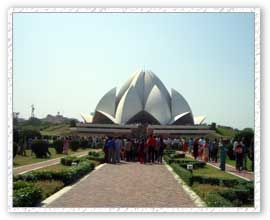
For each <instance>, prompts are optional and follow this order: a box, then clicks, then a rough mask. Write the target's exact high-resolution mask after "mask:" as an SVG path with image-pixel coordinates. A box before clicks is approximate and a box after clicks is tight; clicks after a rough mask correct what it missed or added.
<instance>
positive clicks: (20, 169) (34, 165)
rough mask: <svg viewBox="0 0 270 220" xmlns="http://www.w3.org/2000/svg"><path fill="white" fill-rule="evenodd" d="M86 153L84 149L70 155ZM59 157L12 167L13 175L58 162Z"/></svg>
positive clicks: (78, 155)
mask: <svg viewBox="0 0 270 220" xmlns="http://www.w3.org/2000/svg"><path fill="white" fill-rule="evenodd" d="M87 154H88V151H87V152H85V151H84V152H79V153H75V154H72V155H71V156H77V157H82V156H85V155H87ZM61 158H62V157H58V158H55V159H51V160H46V161H43V162H39V163H32V164H28V165H24V166H20V167H16V168H13V175H18V174H22V173H26V172H29V171H31V170H36V169H40V168H43V167H47V166H51V165H54V164H57V163H59V162H60V160H61Z"/></svg>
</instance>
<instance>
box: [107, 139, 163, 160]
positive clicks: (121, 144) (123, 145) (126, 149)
mask: <svg viewBox="0 0 270 220" xmlns="http://www.w3.org/2000/svg"><path fill="white" fill-rule="evenodd" d="M165 147H166V144H165V143H164V140H163V138H162V137H154V136H153V135H150V136H149V137H148V138H147V139H144V138H141V139H138V138H121V137H116V138H114V137H109V138H108V139H107V140H106V142H105V145H104V148H103V150H104V153H105V162H107V163H114V164H115V163H120V160H124V161H139V162H140V163H141V164H145V163H150V164H153V163H162V158H163V153H164V149H165Z"/></svg>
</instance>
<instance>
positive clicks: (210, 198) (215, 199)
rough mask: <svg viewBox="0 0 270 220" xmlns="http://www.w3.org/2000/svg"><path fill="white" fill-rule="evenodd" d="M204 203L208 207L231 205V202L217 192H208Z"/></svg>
mask: <svg viewBox="0 0 270 220" xmlns="http://www.w3.org/2000/svg"><path fill="white" fill-rule="evenodd" d="M205 200H206V204H207V205H208V206H209V207H232V206H233V205H232V203H231V202H230V201H228V200H227V199H225V198H223V197H222V196H221V195H219V193H217V192H209V193H208V194H207V196H206V199H205Z"/></svg>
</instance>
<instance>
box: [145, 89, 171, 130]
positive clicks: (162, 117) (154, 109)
mask: <svg viewBox="0 0 270 220" xmlns="http://www.w3.org/2000/svg"><path fill="white" fill-rule="evenodd" d="M145 111H147V112H148V113H149V114H151V115H153V116H154V117H155V118H156V119H157V120H158V121H159V122H160V124H162V125H165V124H167V123H168V122H170V120H171V111H170V107H169V105H168V103H167V100H166V97H165V96H164V95H163V93H162V92H161V91H160V89H159V88H158V87H157V86H156V85H155V86H154V87H153V89H152V90H151V92H150V94H149V96H148V98H147V101H146V104H145Z"/></svg>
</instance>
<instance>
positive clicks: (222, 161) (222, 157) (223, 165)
mask: <svg viewBox="0 0 270 220" xmlns="http://www.w3.org/2000/svg"><path fill="white" fill-rule="evenodd" d="M218 146H219V149H220V166H219V167H220V169H221V170H222V171H225V168H226V148H225V144H224V141H223V138H220V140H219V143H218Z"/></svg>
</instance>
